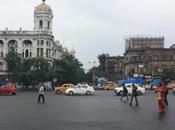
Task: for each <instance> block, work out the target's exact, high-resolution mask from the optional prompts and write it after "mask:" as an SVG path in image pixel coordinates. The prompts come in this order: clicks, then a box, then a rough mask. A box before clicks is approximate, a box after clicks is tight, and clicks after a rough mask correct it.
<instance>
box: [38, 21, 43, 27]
mask: <svg viewBox="0 0 175 130" xmlns="http://www.w3.org/2000/svg"><path fill="white" fill-rule="evenodd" d="M39 29H43V21H42V20H40V21H39Z"/></svg>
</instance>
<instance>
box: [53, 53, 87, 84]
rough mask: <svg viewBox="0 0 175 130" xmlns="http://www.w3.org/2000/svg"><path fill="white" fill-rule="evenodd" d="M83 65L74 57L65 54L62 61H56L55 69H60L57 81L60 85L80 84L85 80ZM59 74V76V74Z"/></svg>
mask: <svg viewBox="0 0 175 130" xmlns="http://www.w3.org/2000/svg"><path fill="white" fill-rule="evenodd" d="M82 66H83V65H82V64H81V63H80V62H79V61H78V59H76V58H75V57H74V56H73V55H68V54H64V55H63V56H62V59H61V60H56V61H55V62H54V65H53V67H54V68H59V70H58V71H57V74H56V76H57V79H58V81H59V83H74V84H75V83H78V82H83V81H84V80H85V73H84V69H83V68H82ZM58 73H59V74H58Z"/></svg>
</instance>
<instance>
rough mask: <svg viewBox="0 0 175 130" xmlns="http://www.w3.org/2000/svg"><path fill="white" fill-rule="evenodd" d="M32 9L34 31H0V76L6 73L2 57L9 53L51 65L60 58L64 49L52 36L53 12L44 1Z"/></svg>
mask: <svg viewBox="0 0 175 130" xmlns="http://www.w3.org/2000/svg"><path fill="white" fill-rule="evenodd" d="M42 1H43V2H42V3H41V4H39V5H38V6H36V7H35V9H34V30H32V31H27V30H23V29H21V28H20V29H19V30H15V31H12V30H8V28H6V30H1V31H0V75H4V74H5V72H6V65H5V62H4V61H3V58H4V56H5V55H6V54H7V53H8V52H9V51H16V52H18V53H20V54H21V55H22V57H24V58H33V57H43V58H45V59H47V60H48V61H49V62H50V64H52V62H53V60H54V59H59V58H61V55H62V54H63V52H64V48H63V47H62V45H61V44H60V42H59V41H55V39H54V35H53V27H52V24H53V21H52V20H53V12H52V9H51V8H50V6H48V5H47V4H46V2H45V1H46V0H42Z"/></svg>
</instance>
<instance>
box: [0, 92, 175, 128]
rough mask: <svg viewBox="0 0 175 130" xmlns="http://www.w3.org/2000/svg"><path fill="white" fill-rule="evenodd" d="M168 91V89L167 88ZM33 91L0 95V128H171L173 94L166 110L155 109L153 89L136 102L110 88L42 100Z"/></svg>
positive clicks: (173, 123)
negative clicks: (91, 92)
mask: <svg viewBox="0 0 175 130" xmlns="http://www.w3.org/2000/svg"><path fill="white" fill-rule="evenodd" d="M170 93H171V92H170ZM37 98H38V93H37V92H18V94H17V95H16V96H0V130H174V129H175V118H174V116H175V96H174V95H172V94H169V96H168V99H169V106H168V107H167V109H166V113H164V114H160V113H158V107H157V102H156V98H155V94H154V91H148V92H146V94H145V95H143V96H139V97H138V100H139V106H138V107H137V106H135V105H133V106H130V105H129V103H128V102H125V101H123V102H122V101H120V100H119V99H120V97H118V96H115V95H114V93H113V91H96V93H95V94H94V95H93V96H66V95H54V93H53V92H46V93H45V98H46V103H45V104H38V103H37Z"/></svg>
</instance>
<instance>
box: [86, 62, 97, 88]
mask: <svg viewBox="0 0 175 130" xmlns="http://www.w3.org/2000/svg"><path fill="white" fill-rule="evenodd" d="M88 63H89V64H91V63H93V72H92V82H93V86H95V63H96V61H93V62H88Z"/></svg>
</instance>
